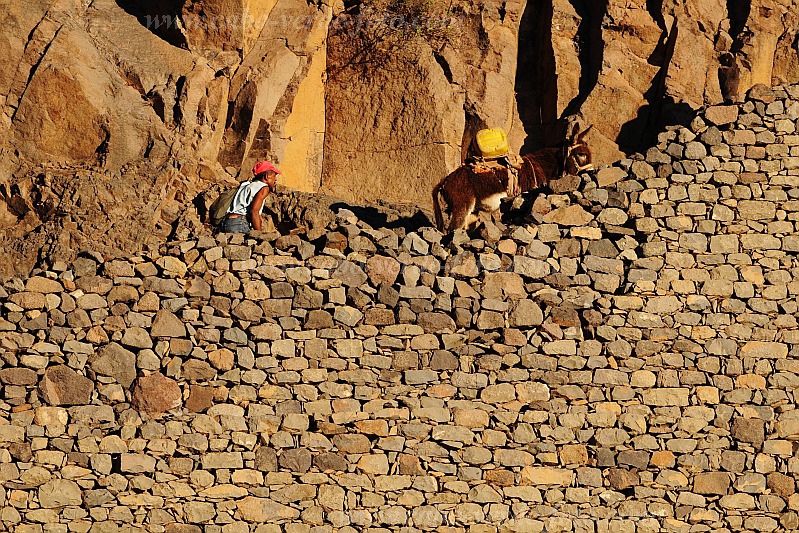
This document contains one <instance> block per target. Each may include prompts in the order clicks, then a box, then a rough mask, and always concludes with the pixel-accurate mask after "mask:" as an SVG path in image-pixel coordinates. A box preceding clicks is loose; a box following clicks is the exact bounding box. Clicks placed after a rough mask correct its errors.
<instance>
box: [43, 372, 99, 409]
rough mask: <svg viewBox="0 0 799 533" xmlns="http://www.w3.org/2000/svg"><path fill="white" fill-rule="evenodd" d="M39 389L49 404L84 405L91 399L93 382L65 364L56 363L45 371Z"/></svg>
mask: <svg viewBox="0 0 799 533" xmlns="http://www.w3.org/2000/svg"><path fill="white" fill-rule="evenodd" d="M39 389H40V390H41V392H42V397H43V398H44V401H45V402H47V403H49V404H50V405H86V404H88V403H89V402H90V401H91V398H92V392H94V382H92V381H91V380H90V379H88V378H86V377H84V376H82V375H80V374H78V373H77V372H75V371H74V370H72V369H71V368H69V367H67V366H64V365H58V366H53V367H49V368H48V369H47V370H46V371H45V373H44V377H42V380H41V381H40V383H39Z"/></svg>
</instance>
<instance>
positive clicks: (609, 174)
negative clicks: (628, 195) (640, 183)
mask: <svg viewBox="0 0 799 533" xmlns="http://www.w3.org/2000/svg"><path fill="white" fill-rule="evenodd" d="M626 178H627V171H625V170H624V169H623V168H621V167H605V168H601V169H599V171H598V172H597V173H596V181H597V185H598V186H599V187H607V186H609V185H613V184H614V183H618V182H620V181H621V180H623V179H626Z"/></svg>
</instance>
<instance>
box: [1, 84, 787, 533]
mask: <svg viewBox="0 0 799 533" xmlns="http://www.w3.org/2000/svg"><path fill="white" fill-rule="evenodd" d="M750 96H751V99H750V100H748V101H746V102H744V103H742V104H740V105H729V106H713V107H710V108H708V109H707V110H705V112H704V113H701V114H700V116H699V117H697V118H696V119H695V120H694V121H692V123H691V125H690V126H689V127H675V128H670V129H669V130H667V131H665V132H663V133H661V134H660V135H659V136H658V138H657V140H656V141H657V144H656V145H655V146H654V147H653V148H652V149H650V150H648V151H647V154H646V156H642V155H636V156H634V157H633V158H630V159H624V160H622V161H620V162H618V163H616V164H614V165H613V166H609V167H604V168H602V169H601V170H599V171H598V172H597V173H596V174H582V175H580V176H575V177H573V178H570V181H571V182H572V184H573V187H572V188H571V189H570V190H569V191H565V192H563V193H558V194H542V195H541V196H539V201H538V202H536V206H537V207H536V209H535V210H534V211H533V215H532V218H533V222H534V223H532V224H525V225H519V226H503V225H501V224H493V223H487V224H485V225H484V227H483V228H482V229H481V231H480V232H478V234H475V235H471V236H466V235H465V234H463V233H460V234H456V235H454V236H453V239H452V240H449V239H443V238H442V237H443V236H442V235H441V233H439V232H438V231H436V230H435V229H433V228H431V227H429V226H426V225H424V224H417V223H416V222H417V221H416V220H414V217H413V216H408V215H407V214H401V213H392V212H390V211H386V212H376V211H370V210H367V209H357V208H353V209H352V210H350V209H343V208H336V206H332V207H333V209H332V210H333V211H334V213H331V212H330V210H328V211H327V213H328V214H330V217H329V218H328V219H327V221H326V222H325V223H323V224H319V225H318V226H316V227H314V228H313V229H311V230H309V231H297V232H294V233H292V234H285V235H279V234H278V233H275V232H271V233H269V232H267V233H260V234H257V235H251V236H247V237H245V236H243V235H240V234H239V235H231V234H218V235H216V236H212V235H211V234H210V232H209V231H208V230H207V229H206V230H205V231H200V232H198V233H196V234H195V235H193V236H191V237H190V238H187V239H181V240H176V241H173V242H171V243H168V244H165V245H163V246H160V247H154V248H152V249H150V250H148V251H147V252H144V253H140V254H136V255H134V256H132V257H128V258H123V259H114V260H106V259H105V258H104V257H102V256H99V255H97V254H84V255H82V256H81V257H79V258H78V259H77V260H75V261H73V262H72V263H71V264H66V263H64V262H59V261H55V262H53V263H52V264H45V265H43V268H42V269H37V270H36V271H35V272H33V275H32V276H30V277H28V278H27V279H12V280H9V281H8V282H6V283H0V308H2V309H3V313H2V314H0V508H2V511H0V529H2V530H3V531H13V532H14V533H44V532H48V533H49V532H66V531H71V532H86V533H203V532H206V533H211V532H213V533H360V532H364V533H422V532H435V533H466V532H468V533H543V532H555V531H557V532H563V533H567V532H569V533H584V532H585V533H588V532H590V533H608V532H636V533H649V532H653V533H654V532H663V531H680V532H683V531H715V532H722V531H724V532H731V531H735V532H738V531H750V532H751V531H757V532H795V531H797V530H799V514H797V510H799V492H798V491H797V475H796V474H797V469H799V465H798V464H797V458H796V445H797V441H799V410H797V408H796V405H797V390H799V321H797V318H799V305H798V304H797V302H798V300H797V297H798V296H799V255H797V254H798V253H799V231H797V230H799V226H798V225H799V134H797V131H798V130H797V127H799V86H788V87H785V88H784V89H778V90H774V91H772V90H769V89H763V88H758V90H756V91H750ZM378 215H382V216H384V217H385V218H384V219H383V220H380V216H378Z"/></svg>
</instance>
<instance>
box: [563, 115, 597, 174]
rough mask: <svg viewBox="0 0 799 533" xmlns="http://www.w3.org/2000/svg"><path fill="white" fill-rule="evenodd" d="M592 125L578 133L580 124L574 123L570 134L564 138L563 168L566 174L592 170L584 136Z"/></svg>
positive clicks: (589, 153) (592, 166)
mask: <svg viewBox="0 0 799 533" xmlns="http://www.w3.org/2000/svg"><path fill="white" fill-rule="evenodd" d="M592 127H593V125H592V126H588V128H587V129H586V130H585V131H583V132H582V133H580V125H579V124H575V125H574V128H573V129H572V132H571V135H570V136H569V138H568V139H566V146H565V161H564V165H563V168H564V170H565V171H566V173H567V174H572V175H577V174H579V173H580V172H585V171H587V170H594V165H592V164H591V150H589V149H588V144H587V143H586V142H585V136H586V135H587V134H588V132H589V131H591V128H592Z"/></svg>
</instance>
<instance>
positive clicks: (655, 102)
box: [0, 0, 799, 277]
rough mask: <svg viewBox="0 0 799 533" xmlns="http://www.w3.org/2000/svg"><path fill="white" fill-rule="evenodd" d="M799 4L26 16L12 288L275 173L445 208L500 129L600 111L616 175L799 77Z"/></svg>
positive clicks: (170, 5) (1, 203) (183, 1)
mask: <svg viewBox="0 0 799 533" xmlns="http://www.w3.org/2000/svg"><path fill="white" fill-rule="evenodd" d="M796 2H797V0H781V1H777V0H758V1H757V2H743V3H739V2H723V1H721V0H711V1H710V2H708V1H707V0H689V1H687V2H683V3H680V4H673V3H668V2H666V3H657V2H655V3H652V2H643V1H640V2H632V3H630V2H619V1H615V0H609V1H607V2H599V3H597V2H588V1H579V2H572V1H569V2H567V1H565V0H555V1H553V2H552V3H551V4H549V3H541V2H526V1H522V2H505V3H499V4H497V3H496V2H487V1H484V0H467V1H464V2H457V3H454V4H451V5H450V8H449V10H447V8H446V6H445V5H444V3H435V2H418V1H416V0H414V1H409V2H387V1H385V0H368V1H363V2H333V3H327V2H306V1H303V0H271V1H267V2H256V1H253V0H191V1H189V0H176V1H169V2H167V1H159V2H143V1H141V0H125V1H118V2H114V1H112V0H98V1H95V2H90V3H80V2H67V1H59V2H56V3H52V2H44V1H41V0H35V1H33V2H28V3H26V4H25V5H24V6H21V5H19V4H14V3H13V2H11V1H10V0H5V1H4V2H3V4H2V7H3V9H2V10H0V11H2V15H0V21H2V22H3V24H2V26H0V27H2V30H1V31H0V60H2V63H3V64H4V65H9V68H7V69H4V70H5V71H4V72H3V73H2V74H0V110H1V111H2V112H1V113H0V134H2V135H0V138H1V139H2V141H0V175H2V176H4V177H3V178H2V181H0V245H2V246H3V249H4V250H5V251H6V254H7V257H6V260H5V261H3V262H0V277H8V276H10V275H12V274H14V273H28V272H30V271H31V269H32V268H33V267H34V266H35V264H36V262H37V261H38V259H39V257H51V258H58V259H62V260H64V261H70V260H72V259H74V257H75V253H76V252H77V251H87V250H92V251H97V252H100V253H106V254H114V255H124V254H130V253H133V252H135V251H138V250H141V249H143V248H144V247H145V246H147V245H156V244H159V243H161V242H164V241H165V240H166V239H167V238H168V237H169V236H170V235H174V234H175V233H176V232H178V231H181V230H182V229H183V228H185V227H186V225H189V226H193V227H196V226H198V225H199V224H200V221H199V220H198V215H199V217H202V216H204V214H205V213H204V212H203V210H200V212H199V213H197V212H195V207H194V205H195V204H194V203H193V200H194V199H195V198H196V196H197V195H198V193H200V192H202V191H205V190H207V189H209V187H211V186H214V185H215V184H216V185H218V184H222V185H224V186H229V185H231V184H235V183H236V181H237V180H239V181H240V180H243V179H246V178H248V177H249V173H248V169H250V168H251V167H252V164H253V163H254V162H255V161H257V160H260V159H272V160H274V161H276V162H278V163H279V164H280V165H281V167H282V169H283V171H284V174H283V179H282V185H285V186H287V187H289V188H291V189H293V190H299V191H305V192H316V191H323V192H326V193H329V194H332V195H334V196H338V197H341V198H343V199H345V200H347V201H350V202H353V201H358V202H360V201H373V200H387V201H391V202H404V203H409V204H411V205H417V206H429V204H430V196H431V195H430V190H431V188H432V186H433V185H434V184H435V183H436V182H438V181H439V180H440V179H441V178H443V177H444V176H445V175H446V174H448V173H449V172H450V171H452V170H453V169H454V168H456V167H457V166H458V165H460V164H461V162H462V160H463V158H464V156H465V155H467V153H468V152H469V150H470V145H471V141H472V138H473V136H474V133H475V132H476V131H477V130H479V129H480V128H482V127H486V126H502V127H504V128H505V129H506V130H508V131H509V132H510V138H511V144H512V148H513V149H514V150H515V151H518V150H522V151H529V150H532V149H535V148H538V147H541V146H545V145H552V144H556V143H557V142H558V141H559V140H560V139H561V138H562V135H563V124H564V119H565V118H567V117H570V116H572V115H576V114H580V115H581V117H582V120H583V121H584V122H590V123H593V124H594V125H595V128H594V130H592V133H591V134H590V136H589V138H588V140H589V144H590V145H591V147H592V149H593V151H594V155H595V159H596V160H597V161H598V162H600V163H603V162H604V163H609V162H612V161H615V160H616V159H618V158H619V157H621V156H622V155H623V154H625V153H626V154H629V153H631V152H632V151H635V150H642V151H643V150H645V149H646V148H648V147H650V146H652V145H654V144H655V143H656V139H655V137H656V135H657V133H658V132H659V131H660V130H661V129H662V127H663V125H664V124H676V123H680V124H687V122H686V121H687V120H690V118H689V117H690V115H691V113H692V112H693V111H694V110H695V109H697V108H699V107H700V106H702V105H706V104H720V103H723V102H724V101H725V100H726V101H739V100H740V98H741V96H742V95H743V94H745V93H746V91H747V90H748V89H749V88H751V87H752V86H754V85H756V84H758V83H762V84H766V85H774V84H778V83H791V82H796V81H799V52H798V51H797V49H796V46H795V43H796V35H797V31H799V15H797V13H799V9H797V7H798V5H797V3H796ZM77 20H81V21H84V22H85V23H84V24H76V23H74V21H77ZM385 21H389V24H388V25H387V24H386V23H385ZM420 21H421V23H420ZM442 21H447V22H446V24H447V25H446V26H445V23H444V22H442ZM378 22H381V23H382V24H378ZM445 28H446V29H445ZM197 205H199V202H198V203H197ZM182 214H183V216H182Z"/></svg>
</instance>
